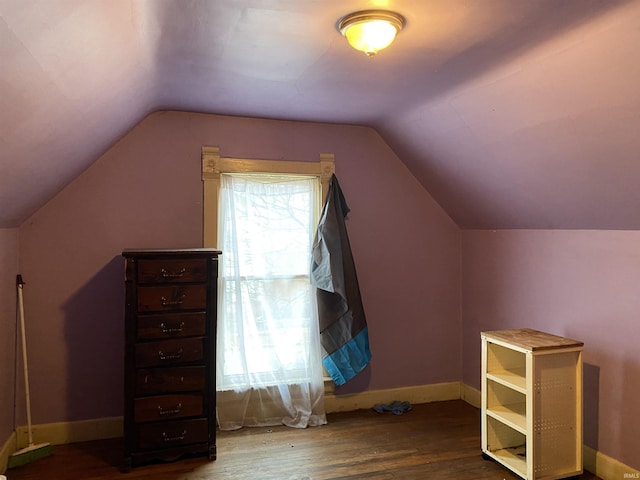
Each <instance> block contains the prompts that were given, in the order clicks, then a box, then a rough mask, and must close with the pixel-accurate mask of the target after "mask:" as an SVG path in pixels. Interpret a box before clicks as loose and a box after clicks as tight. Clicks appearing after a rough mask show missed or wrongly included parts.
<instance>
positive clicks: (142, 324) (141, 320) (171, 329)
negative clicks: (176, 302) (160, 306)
mask: <svg viewBox="0 0 640 480" xmlns="http://www.w3.org/2000/svg"><path fill="white" fill-rule="evenodd" d="M206 321H207V315H206V313H205V312H197V313H167V314H161V315H139V316H138V322H137V323H138V325H137V330H136V332H137V338H138V339H140V340H154V339H160V338H176V337H196V336H203V335H205V334H206V333H207V331H206Z"/></svg>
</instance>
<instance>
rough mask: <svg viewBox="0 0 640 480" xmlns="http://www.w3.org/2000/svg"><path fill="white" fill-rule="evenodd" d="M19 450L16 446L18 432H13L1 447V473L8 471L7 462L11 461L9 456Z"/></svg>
mask: <svg viewBox="0 0 640 480" xmlns="http://www.w3.org/2000/svg"><path fill="white" fill-rule="evenodd" d="M16 450H18V448H17V446H16V432H13V433H12V434H11V435H10V436H9V438H8V439H7V441H6V442H4V445H2V448H0V474H2V473H4V472H6V471H7V463H8V462H9V457H10V456H11V454H12V453H13V452H15V451H16Z"/></svg>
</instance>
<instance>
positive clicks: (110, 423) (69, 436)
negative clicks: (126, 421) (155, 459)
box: [16, 417, 124, 449]
mask: <svg viewBox="0 0 640 480" xmlns="http://www.w3.org/2000/svg"><path fill="white" fill-rule="evenodd" d="M32 430H33V441H34V442H35V443H50V444H52V445H62V444H65V443H74V442H86V441H88V440H99V439H102V438H116V437H122V436H123V431H124V430H123V419H122V417H108V418H96V419H94V420H80V421H77V422H57V423H41V424H39V425H33V427H32ZM16 435H17V439H16V441H17V448H18V449H20V448H24V447H26V446H27V445H28V444H29V440H28V439H29V436H28V433H27V427H26V426H22V427H18V428H17V429H16Z"/></svg>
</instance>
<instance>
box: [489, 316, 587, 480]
mask: <svg viewBox="0 0 640 480" xmlns="http://www.w3.org/2000/svg"><path fill="white" fill-rule="evenodd" d="M481 340H482V410H481V430H482V453H483V455H484V456H485V458H491V459H493V460H495V461H497V462H499V463H501V464H502V465H504V466H505V467H507V468H508V469H510V470H511V471H513V472H514V473H516V474H517V475H519V476H521V477H522V478H524V479H527V480H539V479H558V478H566V477H570V476H574V475H580V474H581V473H582V349H583V343H582V342H579V341H576V340H571V339H569V338H564V337H559V336H556V335H551V334H549V333H544V332H539V331H537V330H532V329H527V328H525V329H517V330H498V331H492V332H482V333H481Z"/></svg>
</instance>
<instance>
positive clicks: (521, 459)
mask: <svg viewBox="0 0 640 480" xmlns="http://www.w3.org/2000/svg"><path fill="white" fill-rule="evenodd" d="M490 454H491V455H493V457H494V458H495V459H496V460H497V461H498V462H500V463H502V464H503V465H505V466H506V467H508V468H510V469H511V470H512V471H513V472H515V473H517V474H518V475H520V476H522V477H526V476H527V457H526V455H525V447H524V446H521V447H513V448H503V449H501V450H496V451H494V452H490Z"/></svg>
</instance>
